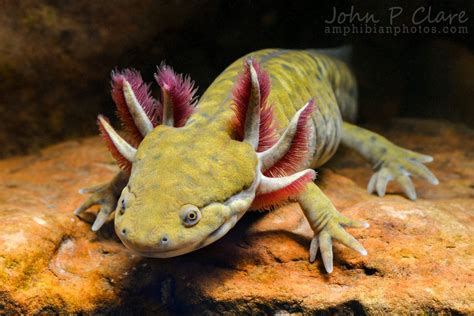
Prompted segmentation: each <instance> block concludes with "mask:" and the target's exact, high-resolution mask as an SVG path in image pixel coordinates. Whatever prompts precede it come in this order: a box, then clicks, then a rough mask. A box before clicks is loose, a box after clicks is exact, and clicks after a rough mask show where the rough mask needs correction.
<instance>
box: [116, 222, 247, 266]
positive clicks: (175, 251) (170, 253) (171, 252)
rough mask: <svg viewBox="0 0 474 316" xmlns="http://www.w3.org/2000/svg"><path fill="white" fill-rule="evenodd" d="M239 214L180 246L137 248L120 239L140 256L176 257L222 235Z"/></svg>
mask: <svg viewBox="0 0 474 316" xmlns="http://www.w3.org/2000/svg"><path fill="white" fill-rule="evenodd" d="M239 218H240V217H239V216H237V215H234V216H231V217H230V218H229V219H228V220H227V221H225V222H224V223H222V225H220V226H219V227H218V228H216V229H215V230H214V231H212V232H211V233H210V234H209V235H208V236H207V237H206V238H204V239H203V240H201V241H197V242H194V243H187V244H185V245H181V246H180V247H175V248H171V249H150V250H148V249H139V248H138V247H136V246H135V245H133V244H132V243H130V242H129V241H128V240H126V239H125V238H124V239H122V242H123V244H124V245H125V246H126V247H127V248H128V249H129V250H131V251H132V252H133V253H135V254H137V255H139V256H142V257H149V258H172V257H177V256H180V255H184V254H187V253H190V252H193V251H195V250H198V249H200V248H203V247H205V246H207V245H209V244H211V243H213V242H214V241H216V240H218V239H220V238H221V237H223V236H224V235H225V234H227V232H228V231H229V230H230V229H231V228H232V227H234V226H235V224H236V223H237V221H238V220H239Z"/></svg>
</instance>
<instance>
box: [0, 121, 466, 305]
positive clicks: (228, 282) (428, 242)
mask: <svg viewBox="0 0 474 316" xmlns="http://www.w3.org/2000/svg"><path fill="white" fill-rule="evenodd" d="M379 131H380V129H379ZM380 132H381V133H382V134H384V135H387V137H388V138H390V139H392V140H393V141H395V142H396V143H397V144H400V145H402V146H405V147H407V148H410V149H413V150H416V151H419V152H422V153H427V154H430V155H433V156H434V158H435V161H434V162H433V163H431V164H430V168H431V170H433V172H434V173H435V174H436V176H437V177H438V179H439V180H440V185H438V186H431V185H429V184H426V183H424V182H423V181H416V180H415V185H416V187H417V191H418V196H419V199H418V201H416V202H411V201H410V200H408V199H406V198H404V197H403V196H401V195H399V194H397V193H399V189H398V188H397V187H396V185H393V186H390V187H389V190H388V193H389V194H388V195H387V196H386V197H384V198H379V197H376V196H373V195H369V194H367V192H366V190H365V186H366V184H367V181H368V179H369V177H370V175H371V172H372V171H371V169H370V166H369V165H368V164H367V163H366V162H364V161H363V160H362V158H360V157H358V156H357V155H356V154H354V153H353V152H350V151H348V150H341V152H340V153H338V155H337V156H336V157H335V159H334V160H333V161H332V162H331V163H330V164H328V165H327V166H325V167H324V168H323V169H321V170H320V171H319V176H318V180H317V182H318V184H319V185H320V186H321V187H322V189H323V190H324V192H325V193H327V194H328V196H329V197H330V198H331V200H332V201H333V202H334V203H335V205H336V207H337V208H338V209H339V210H340V211H341V212H342V213H343V214H345V215H346V216H349V217H351V218H354V219H359V220H365V221H368V222H369V223H370V225H371V226H370V228H368V229H350V232H351V233H352V234H353V235H354V236H355V237H356V238H357V239H358V240H359V241H361V243H362V244H363V245H364V247H365V248H366V249H367V250H368V252H369V255H368V256H367V257H361V256H359V255H358V254H357V253H355V252H354V251H351V250H349V249H347V248H345V247H343V246H342V245H340V244H338V243H335V247H334V258H335V264H334V272H333V273H332V274H330V275H328V274H326V273H325V272H324V269H323V267H322V264H321V262H320V258H318V260H317V262H316V263H314V264H310V263H309V262H308V247H309V240H310V237H311V230H310V228H309V226H308V224H307V223H306V221H305V219H304V217H303V215H302V212H301V210H300V209H299V207H298V206H297V204H289V205H287V206H285V207H282V208H280V209H278V210H276V211H274V212H272V213H270V214H265V213H249V214H248V215H246V216H245V217H244V218H243V219H242V220H241V222H240V223H238V225H237V226H236V227H235V228H234V229H233V230H232V231H231V232H230V233H229V234H228V235H227V236H225V237H224V238H223V239H222V240H220V241H218V242H216V243H215V244H213V245H210V246H208V247H206V248H204V249H202V250H199V251H196V252H194V253H191V254H189V255H185V256H181V257H178V258H173V259H144V258H140V257H137V256H135V255H133V254H131V253H130V252H129V251H128V250H126V249H125V247H124V246H122V244H121V243H120V242H119V241H118V239H117V238H116V236H115V234H114V232H113V224H112V223H111V222H110V223H108V224H107V225H105V227H104V228H103V229H102V230H101V231H100V232H99V233H93V232H91V231H90V224H89V223H87V222H86V221H83V220H80V219H78V218H76V217H74V216H73V215H72V211H73V209H74V208H75V207H77V206H78V205H79V204H80V203H81V202H82V201H83V199H84V196H81V195H79V194H78V193H77V191H78V189H79V188H81V187H84V186H89V185H91V184H95V183H102V182H104V181H107V180H108V179H110V178H111V177H112V176H113V174H114V173H115V172H116V170H117V168H116V166H115V165H114V163H113V160H112V158H111V157H110V156H109V154H108V153H107V151H106V149H105V146H103V144H102V142H101V141H100V139H99V138H98V137H95V138H88V139H82V140H78V141H69V142H65V143H62V144H58V145H55V146H52V147H49V148H47V149H45V150H43V151H41V152H40V153H38V154H36V155H31V156H26V157H17V158H11V159H7V160H3V161H0V186H1V190H0V223H1V227H2V229H1V231H0V314H3V313H38V312H65V313H73V312H113V311H121V312H145V311H147V312H155V313H156V312H162V313H164V312H167V313H179V312H187V313H195V314H198V313H203V312H205V313H224V312H231V313H244V312H264V313H276V312H279V313H286V312H290V313H293V312H303V313H310V312H318V311H319V312H339V313H368V314H378V313H387V312H392V313H407V312H409V311H416V312H418V311H419V312H428V313H430V312H444V313H448V314H458V313H461V314H472V313H474V238H473V237H472V236H473V232H474V228H473V227H474V225H473V224H474V208H473V205H474V142H473V141H472V139H473V137H474V132H473V131H472V130H469V129H465V128H463V127H459V126H454V125H450V124H449V123H446V122H440V121H420V120H400V121H397V122H395V123H394V124H393V125H392V126H390V127H388V128H386V129H385V130H381V131H380ZM89 215H90V218H89V219H92V218H93V216H92V214H89Z"/></svg>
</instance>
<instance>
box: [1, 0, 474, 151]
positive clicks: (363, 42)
mask: <svg viewBox="0 0 474 316" xmlns="http://www.w3.org/2000/svg"><path fill="white" fill-rule="evenodd" d="M473 3H474V2H473V1H472V0H465V1H447V0H445V1H398V2H394V1H391V2H389V3H388V2H387V3H383V4H381V3H380V1H375V0H369V1H352V2H349V1H315V0H312V1H282V2H278V1H269V0H265V1H249V0H244V1H235V0H234V1H213V0H208V1H184V0H181V1H151V0H147V1H138V0H130V1H120V0H115V1H83V0H74V1H73V0H50V1H33V0H21V1H2V0H0V9H1V10H0V43H1V45H0V80H1V81H0V82H1V85H0V118H1V123H0V144H1V146H0V156H9V155H14V154H20V153H26V152H32V151H35V150H38V149H39V148H41V147H43V146H45V145H47V144H51V143H54V142H58V141H61V140H64V139H70V138H77V137H82V136H85V135H94V134H97V127H96V124H95V118H96V115H97V114H98V113H104V114H106V115H107V116H109V117H110V116H113V112H114V106H113V103H112V101H111V99H110V95H109V90H110V85H109V84H110V83H109V80H110V77H109V75H110V70H112V69H113V68H115V67H135V68H137V69H139V70H141V71H142V73H143V75H144V77H145V78H146V79H147V80H150V81H151V80H152V74H153V72H154V70H155V65H157V64H159V63H160V62H161V60H163V59H166V61H167V62H168V63H169V64H171V65H172V66H173V67H174V68H175V69H176V70H177V71H179V72H184V73H188V74H190V75H191V76H192V78H193V79H194V80H195V81H196V82H197V83H198V85H199V87H200V92H201V93H202V92H203V91H204V89H205V88H206V87H207V86H208V85H209V83H210V82H212V80H213V79H214V78H215V77H216V76H217V75H218V74H219V73H220V71H222V70H223V69H224V68H225V67H226V66H227V65H228V64H229V63H230V62H232V61H233V60H234V59H236V58H238V57H240V56H242V55H243V54H245V53H247V52H250V51H253V50H257V49H261V48H269V47H282V48H310V47H315V48H323V47H333V46H338V45H342V44H352V45H353V48H354V57H353V65H354V70H355V73H356V76H357V78H358V81H359V88H360V115H359V119H360V121H361V122H363V123H380V124H390V119H391V118H393V117H394V116H402V117H404V116H405V117H406V116H409V117H421V118H436V119H445V120H450V121H454V122H459V123H460V124H467V125H469V126H471V127H473V126H474V101H473V100H474V82H473V78H474V76H473V75H474V57H473V36H472V32H473V31H474V30H473V28H472V19H474V8H473ZM351 5H354V10H355V12H359V13H360V14H361V15H363V14H365V13H366V12H368V13H371V14H374V15H375V16H376V18H377V19H380V23H378V25H379V26H383V25H385V26H387V25H389V21H388V15H389V8H390V7H391V6H401V7H402V8H403V9H404V13H403V14H402V15H401V16H400V17H399V18H398V19H397V21H396V25H402V24H403V23H404V24H406V25H407V26H410V25H411V14H412V13H413V11H414V10H416V9H417V8H419V7H421V6H424V7H426V8H428V7H431V10H432V12H433V14H432V16H433V17H435V16H436V14H437V13H439V12H440V11H443V12H445V13H446V14H448V13H459V12H460V11H465V12H466V13H465V14H466V16H467V18H468V19H469V20H468V21H467V22H466V23H463V24H460V23H453V24H452V25H453V26H464V27H467V31H468V33H467V34H456V33H453V32H449V33H448V34H420V33H417V34H400V35H398V36H394V35H392V34H385V35H384V34H353V33H351V34H348V35H346V36H343V35H342V34H326V33H325V27H326V26H327V24H326V23H325V22H324V20H327V19H330V18H331V17H332V10H333V7H336V8H337V11H338V12H342V11H344V12H349V11H350V8H351ZM349 24H350V23H345V24H343V25H349ZM354 24H361V23H358V22H355V23H354ZM362 24H366V23H362ZM427 25H428V26H432V25H436V26H437V27H439V28H441V27H442V26H446V25H449V24H447V23H439V24H436V23H435V24H430V23H428V22H426V23H423V24H422V26H427Z"/></svg>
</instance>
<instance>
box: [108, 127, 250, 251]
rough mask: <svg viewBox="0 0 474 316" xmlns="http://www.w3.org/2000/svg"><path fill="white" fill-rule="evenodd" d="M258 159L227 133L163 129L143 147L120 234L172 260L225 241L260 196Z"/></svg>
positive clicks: (119, 220) (120, 211)
mask: <svg viewBox="0 0 474 316" xmlns="http://www.w3.org/2000/svg"><path fill="white" fill-rule="evenodd" d="M257 163H258V160H257V155H256V153H255V151H254V149H253V148H252V146H250V145H249V144H248V143H244V142H239V141H235V140H232V139H230V138H229V136H228V135H227V134H226V133H222V134H216V133H206V131H202V130H197V129H194V128H191V127H185V128H179V129H176V128H169V127H166V126H159V127H157V128H155V130H154V131H153V132H152V133H151V134H150V135H149V136H148V137H146V138H145V139H144V140H143V141H142V143H141V144H140V147H139V148H138V151H137V154H136V157H135V161H134V163H133V168H132V173H131V177H130V180H129V183H128V185H127V186H126V187H125V189H124V190H123V192H122V195H121V197H120V199H119V202H118V206H117V211H116V217H115V228H116V232H117V234H118V236H119V237H120V239H121V240H122V241H123V243H124V244H125V245H126V246H127V247H128V248H130V249H132V250H134V251H135V252H137V253H139V254H140V255H144V256H150V257H172V256H176V255H180V254H184V253H188V252H190V251H193V250H196V249H198V248H201V247H203V246H205V245H207V244H209V243H211V242H213V241H215V240H217V239H218V238H220V237H222V236H223V235H224V234H226V233H227V231H228V230H229V229H230V228H232V227H233V226H234V225H235V223H236V222H237V220H238V219H239V218H240V217H241V216H242V215H243V214H244V213H245V211H247V209H248V208H249V207H250V205H251V203H252V201H253V200H254V196H255V190H256V181H255V179H256V174H257Z"/></svg>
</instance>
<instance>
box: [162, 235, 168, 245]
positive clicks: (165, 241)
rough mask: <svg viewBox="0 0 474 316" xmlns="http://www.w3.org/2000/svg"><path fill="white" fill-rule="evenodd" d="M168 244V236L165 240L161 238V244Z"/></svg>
mask: <svg viewBox="0 0 474 316" xmlns="http://www.w3.org/2000/svg"><path fill="white" fill-rule="evenodd" d="M167 242H168V236H166V235H165V236H163V238H161V243H162V244H166V243H167Z"/></svg>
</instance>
